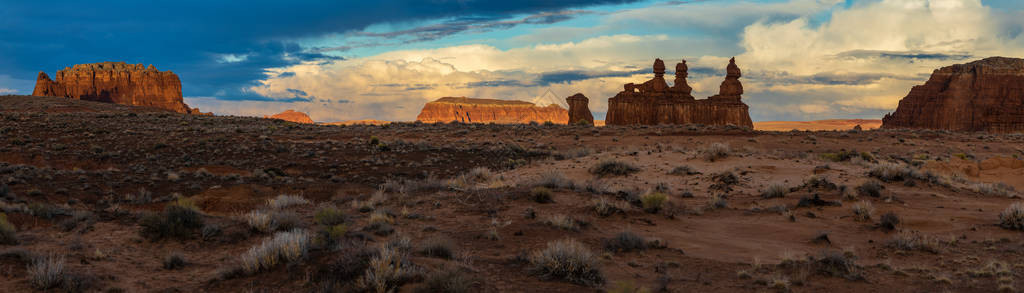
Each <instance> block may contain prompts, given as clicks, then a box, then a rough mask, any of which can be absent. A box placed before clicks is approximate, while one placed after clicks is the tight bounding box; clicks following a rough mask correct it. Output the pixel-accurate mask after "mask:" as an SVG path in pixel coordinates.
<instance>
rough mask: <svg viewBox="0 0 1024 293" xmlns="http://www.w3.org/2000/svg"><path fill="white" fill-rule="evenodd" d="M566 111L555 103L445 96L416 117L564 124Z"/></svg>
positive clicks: (476, 121) (428, 119) (439, 120)
mask: <svg viewBox="0 0 1024 293" xmlns="http://www.w3.org/2000/svg"><path fill="white" fill-rule="evenodd" d="M568 119H569V114H568V111H566V110H565V109H564V108H562V107H559V106H557V105H548V106H546V107H538V106H537V105H534V104H533V103H530V102H524V101H510V100H494V99H473V98H466V97H445V98H440V99H438V100H436V101H433V102H429V103H427V104H426V105H424V106H423V110H421V111H420V114H419V116H416V120H419V121H422V122H426V123H433V122H462V123H492V122H493V123H501V124H513V123H530V122H538V123H543V122H548V121H550V122H552V123H559V124H564V123H565V122H566V121H568Z"/></svg>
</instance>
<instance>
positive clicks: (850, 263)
mask: <svg viewBox="0 0 1024 293" xmlns="http://www.w3.org/2000/svg"><path fill="white" fill-rule="evenodd" d="M855 261H856V257H855V256H854V255H852V254H849V253H843V252H840V251H834V250H826V251H822V252H821V254H820V255H818V256H817V257H813V256H812V257H810V259H809V262H810V265H811V267H812V269H813V270H814V271H815V272H817V273H818V274H821V275H825V276H832V277H843V278H847V279H859V278H861V275H860V272H859V271H860V269H859V267H858V266H857V264H856V263H855Z"/></svg>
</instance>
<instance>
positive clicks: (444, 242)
mask: <svg viewBox="0 0 1024 293" xmlns="http://www.w3.org/2000/svg"><path fill="white" fill-rule="evenodd" d="M419 251H420V253H422V254H423V255H426V256H429V257H436V258H443V259H452V257H454V256H455V243H454V242H452V240H451V239H448V238H445V237H440V236H437V237H431V238H427V239H425V240H423V243H422V244H420V249H419Z"/></svg>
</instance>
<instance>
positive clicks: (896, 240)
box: [888, 231, 939, 253]
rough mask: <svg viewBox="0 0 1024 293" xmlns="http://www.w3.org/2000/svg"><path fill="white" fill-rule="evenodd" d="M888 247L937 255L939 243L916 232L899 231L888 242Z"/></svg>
mask: <svg viewBox="0 0 1024 293" xmlns="http://www.w3.org/2000/svg"><path fill="white" fill-rule="evenodd" d="M888 245H889V247H893V248H896V249H899V250H904V251H913V250H919V251H925V252H931V253H939V241H938V240H936V239H935V238H934V237H930V236H928V235H924V234H921V233H920V232H917V231H900V232H899V233H897V234H896V235H893V236H892V239H891V240H889V243H888Z"/></svg>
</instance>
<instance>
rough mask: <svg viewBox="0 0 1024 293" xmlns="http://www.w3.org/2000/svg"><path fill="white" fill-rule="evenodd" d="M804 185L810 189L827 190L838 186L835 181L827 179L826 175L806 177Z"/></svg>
mask: <svg viewBox="0 0 1024 293" xmlns="http://www.w3.org/2000/svg"><path fill="white" fill-rule="evenodd" d="M804 187H808V188H811V189H827V190H835V189H836V188H839V187H838V186H836V184H835V183H832V182H831V181H829V180H828V177H825V176H811V177H809V178H807V180H804Z"/></svg>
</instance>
